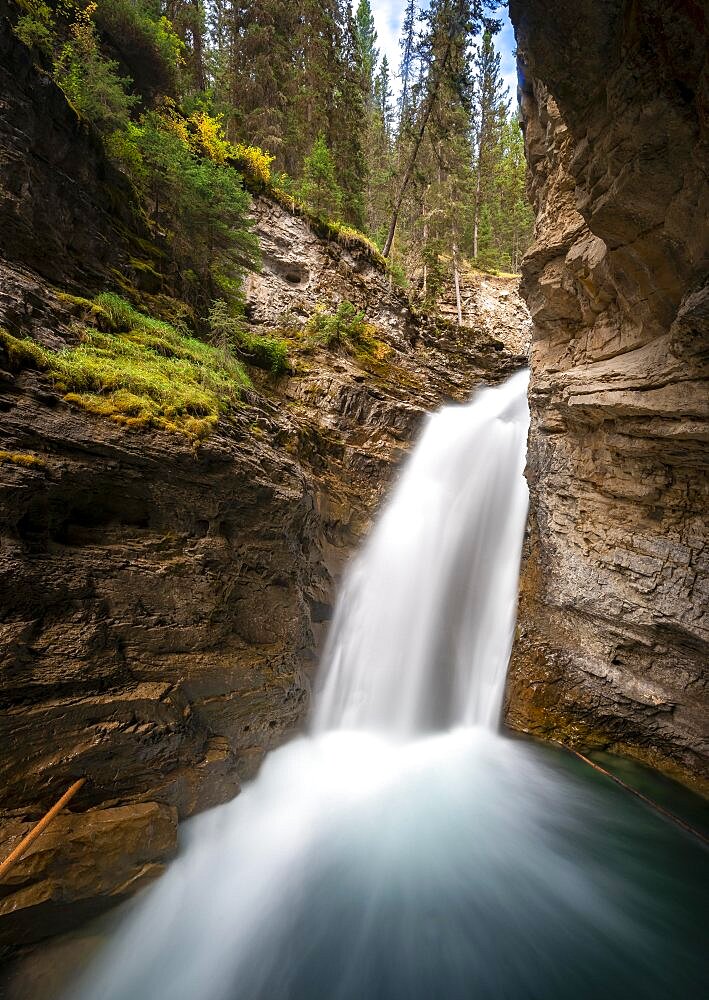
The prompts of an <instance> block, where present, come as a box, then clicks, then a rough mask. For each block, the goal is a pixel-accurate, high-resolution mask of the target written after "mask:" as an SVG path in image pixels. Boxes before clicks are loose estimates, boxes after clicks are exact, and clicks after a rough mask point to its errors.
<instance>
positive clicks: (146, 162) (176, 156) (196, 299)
mask: <svg viewBox="0 0 709 1000" xmlns="http://www.w3.org/2000/svg"><path fill="white" fill-rule="evenodd" d="M203 117H204V116H203ZM209 135H210V136H212V138H214V136H213V133H212V132H211V130H210V131H209ZM216 139H217V140H218V141H221V140H220V139H219V136H218V135H217V136H216ZM200 141H201V142H204V141H206V140H205V139H204V135H203V136H202V139H201V140H200ZM109 149H110V150H111V152H112V154H113V155H114V156H116V157H117V158H118V159H119V160H120V163H121V165H122V167H123V169H124V170H126V172H127V173H129V175H130V176H131V178H132V179H133V182H134V183H135V185H136V187H137V188H138V190H139V191H140V192H141V194H142V196H143V198H144V200H145V202H146V204H147V206H148V211H149V214H150V219H151V222H152V225H153V227H154V229H155V231H156V233H164V232H166V231H167V232H168V233H169V238H170V243H171V246H172V250H173V252H174V254H175V255H176V256H177V257H178V258H179V259H182V260H186V261H189V262H190V264H191V265H192V266H191V270H192V273H193V275H194V277H193V278H192V280H189V276H188V275H186V277H187V278H188V280H187V281H186V284H185V288H184V295H185V298H186V299H187V301H188V302H190V304H193V305H201V304H202V303H204V302H205V300H206V299H207V298H208V297H211V296H210V294H209V293H210V291H217V292H218V293H219V294H220V295H222V296H224V297H226V298H228V299H230V300H232V301H236V300H238V298H239V294H240V287H241V282H242V276H243V272H244V270H245V269H249V268H250V269H253V268H256V267H257V266H258V240H257V238H256V236H255V234H254V233H253V231H252V228H251V223H250V221H249V219H248V217H247V212H248V207H249V196H248V194H247V192H246V191H244V189H243V187H242V184H241V177H240V175H239V174H238V173H237V172H236V171H235V170H233V169H230V168H228V167H226V166H224V165H221V164H220V163H219V162H216V161H215V160H213V159H209V158H206V157H204V156H198V155H196V154H195V152H193V149H192V143H191V141H190V136H189V129H188V124H187V122H186V121H185V120H184V119H179V117H177V116H175V115H170V114H159V113H157V112H149V113H147V114H146V115H144V116H143V119H142V121H141V123H140V125H136V124H134V123H130V124H129V125H128V126H127V127H126V128H124V129H123V130H121V131H120V132H118V133H114V134H113V135H112V136H111V138H110V141H109Z"/></svg>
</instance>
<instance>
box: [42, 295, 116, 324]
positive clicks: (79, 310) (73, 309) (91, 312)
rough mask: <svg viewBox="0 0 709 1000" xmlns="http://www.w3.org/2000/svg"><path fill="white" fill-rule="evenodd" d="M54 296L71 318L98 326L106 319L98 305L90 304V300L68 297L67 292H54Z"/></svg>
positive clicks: (73, 296)
mask: <svg viewBox="0 0 709 1000" xmlns="http://www.w3.org/2000/svg"><path fill="white" fill-rule="evenodd" d="M55 294H56V297H57V298H58V299H59V301H60V302H61V303H62V305H63V306H64V307H65V308H66V309H67V310H68V312H70V313H71V314H72V316H77V317H79V318H81V319H83V320H86V321H89V322H95V323H99V324H100V323H101V322H106V321H107V319H108V317H107V316H106V313H105V312H104V310H103V308H102V307H101V306H100V305H99V304H98V303H96V302H92V301H91V299H85V298H82V296H81V295H69V293H68V292H56V293H55Z"/></svg>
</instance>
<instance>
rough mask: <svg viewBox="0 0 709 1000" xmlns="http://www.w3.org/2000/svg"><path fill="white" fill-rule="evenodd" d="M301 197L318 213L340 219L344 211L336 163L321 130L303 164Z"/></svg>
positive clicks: (325, 216) (328, 217) (329, 217)
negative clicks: (336, 173)
mask: <svg viewBox="0 0 709 1000" xmlns="http://www.w3.org/2000/svg"><path fill="white" fill-rule="evenodd" d="M300 197H301V198H302V199H303V201H304V202H306V204H308V205H309V206H310V207H311V208H312V210H313V211H314V212H315V214H316V215H320V216H323V217H324V218H327V219H338V218H339V217H340V214H341V212H342V191H341V189H340V186H339V184H338V183H337V177H336V175H335V163H334V160H333V158H332V154H331V153H330V150H329V148H328V145H327V142H326V141H325V136H324V135H323V133H322V132H321V133H320V134H319V135H318V137H317V139H316V140H315V142H314V143H313V148H312V149H311V151H310V153H309V154H308V156H306V158H305V162H304V164H303V181H302V184H301V186H300Z"/></svg>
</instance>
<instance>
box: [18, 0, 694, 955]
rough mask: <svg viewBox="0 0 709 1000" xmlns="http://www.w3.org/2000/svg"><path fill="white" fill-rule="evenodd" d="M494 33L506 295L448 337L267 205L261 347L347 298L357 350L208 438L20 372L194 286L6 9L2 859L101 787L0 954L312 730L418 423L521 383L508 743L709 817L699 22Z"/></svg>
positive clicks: (97, 904) (82, 916)
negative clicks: (315, 700)
mask: <svg viewBox="0 0 709 1000" xmlns="http://www.w3.org/2000/svg"><path fill="white" fill-rule="evenodd" d="M509 6H510V16H511V19H512V22H513V24H514V26H515V30H516V37H517V45H518V51H517V58H518V65H519V77H520V95H519V96H520V105H521V116H522V126H523V131H524V139H525V152H526V157H527V164H528V191H529V195H530V199H531V201H532V203H533V206H534V211H535V215H536V223H535V236H534V242H533V244H532V246H531V247H530V249H529V250H528V251H527V253H526V255H525V258H524V261H523V265H522V272H523V273H522V279H521V283H520V281H519V278H515V277H507V276H495V275H491V274H490V275H488V274H484V273H481V272H477V271H473V270H472V269H470V270H469V271H464V273H463V276H462V285H463V287H462V293H463V322H462V324H461V325H458V323H457V316H456V304H455V297H454V290H453V283H452V280H451V281H449V282H448V284H447V285H446V286H445V288H444V289H443V290H442V292H441V294H440V296H439V299H438V301H437V302H436V303H435V304H434V306H433V307H430V308H427V309H422V308H421V307H420V304H419V303H417V302H416V296H415V294H413V292H412V293H407V292H406V291H404V290H403V289H402V288H400V287H399V286H398V285H397V283H396V282H395V281H394V280H393V278H392V275H391V273H390V272H388V271H387V269H386V267H385V266H383V262H382V261H381V260H380V259H379V257H378V255H377V254H376V253H373V252H370V251H369V250H368V248H367V247H366V246H364V245H362V244H360V243H358V242H357V241H354V240H349V241H348V239H347V236H346V235H344V236H343V237H342V238H339V239H338V238H336V237H335V236H333V235H332V234H330V235H328V234H323V232H322V231H319V230H318V228H317V226H314V225H313V223H312V220H310V219H309V218H308V217H307V216H305V215H303V214H302V213H299V212H298V211H297V209H293V210H291V209H289V207H288V205H287V204H283V203H282V202H280V201H278V200H276V199H274V198H273V197H271V196H269V194H268V192H262V193H254V194H253V197H252V204H251V215H252V218H253V220H254V227H255V231H256V233H257V234H258V237H259V244H260V253H261V269H260V270H259V271H256V272H254V273H251V274H249V275H248V277H247V280H246V286H245V307H246V318H247V322H248V326H249V329H250V330H252V331H254V332H255V333H257V334H258V333H268V332H272V331H274V330H275V331H279V330H283V329H290V330H295V331H302V330H304V329H305V328H306V327H307V324H308V322H309V320H311V318H312V317H313V316H314V315H317V314H318V313H319V312H320V311H322V310H323V309H334V308H336V307H337V306H338V304H340V303H342V302H351V303H352V304H353V306H354V307H356V309H357V310H360V311H361V312H362V313H363V314H364V316H365V317H366V321H367V323H368V324H369V326H370V329H371V331H372V332H371V334H370V336H371V338H372V345H373V346H371V349H368V350H367V351H363V350H353V351H351V350H344V349H343V350H333V349H330V348H328V347H326V346H324V345H319V346H316V347H315V348H313V349H309V350H303V351H295V352H293V353H292V354H291V356H290V359H289V362H288V370H287V371H285V372H284V373H282V374H279V375H274V374H272V373H269V372H264V371H263V370H260V369H257V368H254V369H253V370H251V369H250V373H251V379H252V385H251V387H250V388H249V389H248V390H246V392H245V394H244V399H243V400H242V402H241V404H240V405H239V406H238V407H237V408H236V409H234V410H233V411H232V412H231V413H230V414H229V415H228V417H220V419H219V421H218V422H217V424H216V426H215V427H214V429H213V430H212V431H211V433H210V434H209V436H207V437H205V438H202V439H198V440H194V439H190V438H189V437H188V436H186V435H180V434H178V433H173V432H170V431H169V430H162V429H156V428H154V427H153V428H145V427H142V428H137V429H133V428H131V427H126V426H125V425H123V424H121V423H117V422H115V421H112V420H110V419H108V418H107V417H105V416H101V415H99V414H97V413H92V412H89V411H88V410H87V409H85V408H82V407H80V406H78V405H76V403H75V402H72V400H71V399H70V398H66V397H67V393H65V392H63V391H62V390H61V388H58V387H57V385H56V384H55V383H54V382H53V381H52V378H51V377H50V376H49V375H48V374H47V373H46V372H45V371H43V370H42V369H41V367H38V366H36V365H33V364H32V363H30V362H27V361H26V360H22V359H18V356H17V353H16V348H14V347H13V345H14V344H15V340H16V339H25V338H29V339H30V340H32V341H33V342H35V343H37V344H39V345H41V346H42V347H44V348H47V349H49V350H53V351H54V350H60V349H62V348H63V347H65V346H66V345H70V346H71V345H74V344H75V343H76V339H77V333H76V322H77V320H82V319H84V318H85V317H86V311H87V309H88V308H89V307H90V301H89V300H90V299H91V297H93V296H95V295H97V294H98V293H100V292H102V291H104V290H106V289H118V290H119V291H122V292H124V291H125V290H126V288H128V289H129V290H134V291H135V293H136V295H137V296H138V299H139V301H140V302H141V303H142V304H145V303H153V304H159V303H160V302H163V303H164V302H166V301H168V300H170V298H171V297H172V296H173V295H174V294H175V281H176V278H175V274H174V273H173V272H172V271H171V269H170V266H169V247H168V246H167V245H162V246H160V247H159V250H160V253H161V254H162V255H163V257H162V261H163V264H164V263H165V261H167V265H166V266H156V258H155V255H154V253H153V251H152V250H148V249H146V247H147V246H148V244H149V243H150V239H149V237H150V233H149V232H148V231H147V229H146V228H145V226H144V224H143V222H142V221H141V218H140V215H139V213H137V212H136V211H134V210H133V207H132V197H133V195H132V192H131V190H130V188H129V186H128V185H127V183H126V181H125V178H124V177H123V175H122V174H121V173H120V172H119V171H117V170H116V169H115V168H114V167H113V166H112V165H111V163H110V162H109V161H108V160H107V158H106V157H105V155H104V153H103V150H102V147H101V143H100V142H99V140H98V139H97V138H96V136H95V135H94V134H93V133H92V132H91V130H90V129H88V128H86V127H85V125H83V124H82V123H81V122H80V121H79V119H78V118H77V116H76V114H75V112H74V110H73V109H72V107H71V105H70V104H69V103H68V102H67V101H66V99H65V97H64V95H63V94H62V92H61V90H60V89H59V88H58V87H57V86H56V85H55V84H54V83H53V82H52V81H51V80H50V79H49V78H48V76H47V75H46V74H45V73H44V72H43V71H42V70H41V69H39V68H38V67H37V66H36V65H35V62H34V60H33V58H32V56H31V53H30V52H29V51H28V49H27V48H26V46H25V45H24V44H23V43H22V42H20V41H19V40H18V39H17V38H16V37H15V36H14V35H13V34H12V32H11V31H10V28H9V24H8V20H7V11H6V10H5V5H4V4H2V3H0V88H1V90H2V118H1V120H0V176H1V177H2V192H1V197H0V327H2V328H3V329H4V330H5V331H7V333H8V334H9V335H10V338H11V339H5V340H2V341H0V414H1V420H2V424H1V426H2V441H1V442H0V447H1V448H2V451H0V497H1V498H2V529H1V530H2V548H1V557H0V595H1V597H0V601H1V604H2V619H1V621H0V657H1V662H2V671H1V672H0V691H1V693H2V708H3V714H2V719H1V721H0V740H1V743H2V748H3V749H2V753H1V754H0V857H4V856H5V855H6V854H7V853H9V851H10V850H11V849H12V848H13V847H14V846H15V844H16V843H17V842H18V841H19V840H20V839H21V837H22V836H23V835H24V834H25V833H26V832H27V830H28V829H29V828H30V827H31V826H32V825H33V823H34V822H36V820H37V819H38V818H39V817H40V816H41V815H42V814H43V813H44V812H45V811H46V809H47V808H48V807H49V806H50V805H51V804H52V803H53V802H54V801H55V800H56V799H57V798H58V797H59V795H60V794H61V793H62V792H63V791H64V790H65V789H66V787H68V786H69V785H70V784H71V782H72V781H74V780H75V779H76V778H78V777H82V776H86V777H87V778H88V781H87V784H86V786H85V787H84V788H83V789H82V790H81V791H80V792H79V794H78V795H77V797H76V799H75V800H74V802H73V803H72V806H71V810H70V811H66V812H64V813H63V814H62V815H61V816H60V817H59V818H58V819H57V820H56V821H55V823H54V824H53V825H52V827H51V828H50V829H49V830H48V831H47V832H46V833H45V834H44V835H43V837H42V838H41V839H40V840H39V841H37V842H36V844H35V845H34V846H33V847H32V848H31V849H30V850H29V851H28V852H27V853H26V854H25V856H24V857H23V858H22V860H21V861H20V862H19V863H18V864H17V865H16V866H15V867H14V868H13V869H12V871H11V873H9V874H8V875H7V876H6V877H5V878H4V880H3V881H2V883H1V884H0V947H2V948H4V952H3V954H4V956H6V957H8V958H11V957H12V956H14V955H15V953H16V951H17V950H18V949H22V948H25V947H27V946H31V945H34V944H36V943H37V942H39V941H42V940H44V939H46V938H48V937H50V936H51V935H53V934H56V933H58V932H65V931H68V930H70V929H72V928H74V927H77V926H80V925H81V924H82V923H83V922H84V921H86V920H87V919H89V918H90V917H93V916H95V915H97V914H99V913H101V912H103V911H104V910H106V909H107V908H109V907H110V906H112V905H113V904H114V903H116V902H118V901H120V900H122V899H124V898H126V897H128V896H129V895H131V894H132V893H133V892H135V891H136V890H137V889H139V888H140V887H142V886H144V885H146V884H147V883H148V882H150V881H152V880H153V879H155V878H156V877H157V876H158V875H160V873H161V872H162V871H163V869H164V866H165V864H166V862H167V861H168V860H169V859H170V858H171V857H173V855H174V854H175V852H176V850H177V843H178V824H179V822H180V821H181V820H183V819H187V818H188V817H190V816H193V815H195V814H197V813H200V812H202V811H204V810H207V809H209V808H211V807H212V806H215V805H218V804H221V803H224V802H227V801H229V800H230V799H232V798H233V797H234V796H235V795H237V793H239V791H240V789H241V786H242V784H243V783H245V782H247V781H249V779H251V778H252V777H253V776H254V775H255V774H256V772H257V770H258V768H259V765H260V763H261V761H262V759H263V757H264V755H265V754H267V753H268V751H270V750H272V749H274V748H276V747H278V746H280V745H281V744H283V743H284V742H285V741H286V740H288V739H289V738H291V737H292V736H293V734H295V733H297V732H298V731H299V730H300V729H301V728H302V726H303V723H304V720H305V716H306V714H307V712H308V709H309V706H310V692H311V684H312V680H313V673H314V669H315V666H316V664H317V661H318V657H319V655H320V652H321V649H322V645H323V642H324V638H325V635H326V633H327V629H328V625H329V623H330V621H331V618H332V609H333V605H334V600H335V595H336V591H337V587H338V584H339V582H340V580H341V578H342V573H343V568H344V566H345V564H346V563H347V561H348V559H349V557H350V556H351V555H352V553H353V552H354V550H355V549H356V548H357V546H358V545H359V543H360V542H361V541H362V540H363V539H364V538H365V536H366V535H367V532H368V530H369V527H370V525H371V522H372V518H373V517H374V515H375V513H376V512H377V510H378V509H379V506H380V504H381V502H382V499H383V497H384V496H385V494H386V493H387V491H388V489H389V488H390V487H391V486H392V484H394V483H395V482H396V480H397V475H398V470H399V468H400V466H401V464H402V462H403V460H404V458H405V456H406V455H407V453H408V450H409V448H410V446H411V444H412V442H413V441H414V439H415V438H416V436H417V434H418V432H419V431H420V429H421V428H422V426H423V424H424V422H425V419H426V415H427V414H428V413H430V412H432V411H434V410H436V409H438V408H439V407H440V406H441V405H443V404H447V403H453V402H457V403H463V402H466V401H467V400H468V399H469V398H470V396H471V393H472V392H473V391H474V390H475V389H476V388H478V387H479V386H481V385H488V386H489V385H492V386H495V385H499V384H500V383H502V382H504V381H505V380H506V379H508V378H509V377H510V376H511V375H513V374H514V373H516V372H518V371H520V370H521V369H523V368H525V367H527V366H528V367H529V368H530V371H531V380H530V388H529V401H530V410H531V427H530V432H529V441H528V456H527V467H526V478H527V481H528V483H529V489H530V511H529V518H528V522H527V530H526V535H525V540H524V548H523V557H522V573H521V580H520V594H519V600H520V604H519V612H518V620H517V627H516V633H515V639H514V645H513V649H512V656H511V661H510V673H509V678H508V684H507V690H506V695H505V707H504V718H505V721H506V724H507V725H508V726H509V727H510V728H511V729H513V730H516V731H520V732H523V733H528V734H532V735H534V736H538V737H541V738H542V739H546V740H554V741H558V742H560V743H562V744H564V745H566V746H569V747H573V748H577V749H581V750H584V751H586V750H593V749H601V750H607V751H610V752H613V753H616V754H620V755H626V756H628V757H632V758H634V759H636V760H638V761H641V762H643V763H645V764H648V765H651V766H652V767H653V768H656V769H657V770H659V771H661V772H663V773H664V774H666V775H668V776H670V777H671V778H673V779H675V780H677V781H679V782H681V783H682V784H684V785H687V786H689V787H691V788H692V789H694V790H697V791H704V792H706V791H707V788H709V772H708V770H707V746H706V733H707V706H706V682H707V675H706V664H707V617H706V615H707V577H706V569H707V560H708V552H707V538H706V525H707V508H708V503H707V491H708V489H709V487H708V483H709V477H708V476H707V472H708V465H709V463H708V462H707V453H706V442H707V436H708V431H707V422H708V421H709V391H708V386H709V379H708V376H709V362H708V358H709V352H708V348H709V285H708V284H707V281H708V278H707V273H708V258H707V251H708V243H707V219H708V218H709V194H708V190H709V188H708V185H707V163H709V156H708V155H707V153H708V152H709V149H708V145H709V144H708V141H707V131H706V130H707V108H708V107H709V75H708V70H707V56H706V28H707V25H706V9H705V6H704V5H702V4H701V3H699V2H696V0H670V2H668V3H660V2H659V0H602V2H600V3H599V2H597V0H596V2H594V0H573V2H572V0H563V2H558V3H550V2H547V0H510V5H509ZM146 254H147V255H148V257H149V260H148V263H147V264H146ZM150 254H153V256H150ZM13 350H14V351H15V353H13Z"/></svg>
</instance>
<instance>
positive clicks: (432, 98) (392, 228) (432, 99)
mask: <svg viewBox="0 0 709 1000" xmlns="http://www.w3.org/2000/svg"><path fill="white" fill-rule="evenodd" d="M452 45H453V42H452V39H449V40H448V44H447V46H446V51H445V53H444V56H443V59H442V60H441V68H440V70H439V72H438V75H437V77H436V79H435V81H434V84H433V87H432V89H431V90H430V91H429V94H428V101H427V103H426V106H425V108H424V112H423V117H422V118H421V124H420V125H419V129H418V132H417V133H416V141H415V142H414V148H413V149H412V151H411V156H410V157H409V162H408V165H407V167H406V172H405V174H404V177H403V180H402V182H401V185H400V186H399V193H398V194H397V196H396V201H395V202H394V211H393V213H392V217H391V222H390V223H389V232H388V233H387V238H386V243H385V244H384V249H383V250H382V256H383V257H388V256H389V254H390V253H391V247H392V243H393V242H394V234H395V233H396V225H397V222H398V221H399V214H400V212H401V206H402V204H403V201H404V195H405V194H406V191H407V188H408V186H409V184H410V183H411V178H412V176H413V173H414V166H415V165H416V158H417V157H418V153H419V149H420V148H421V143H422V142H423V137H424V135H425V134H426V126H427V125H428V119H429V118H430V117H431V112H432V111H433V108H434V105H435V103H436V98H437V97H438V91H439V90H440V87H441V80H442V79H443V74H444V73H445V70H446V66H447V64H448V60H449V59H450V54H451V48H452Z"/></svg>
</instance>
